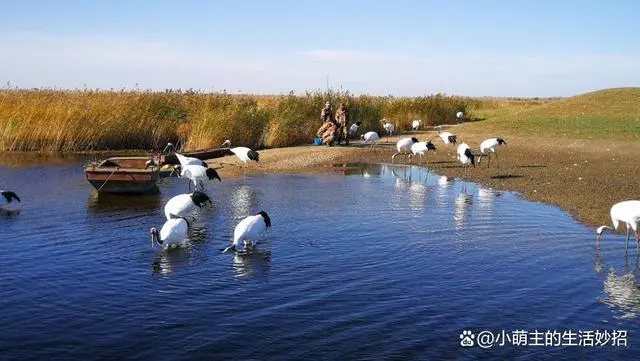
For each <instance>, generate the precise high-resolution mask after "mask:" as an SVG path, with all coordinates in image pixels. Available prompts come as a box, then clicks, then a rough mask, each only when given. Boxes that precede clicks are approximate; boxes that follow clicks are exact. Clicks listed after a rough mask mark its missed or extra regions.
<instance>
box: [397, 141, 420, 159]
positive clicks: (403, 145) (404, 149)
mask: <svg viewBox="0 0 640 361" xmlns="http://www.w3.org/2000/svg"><path fill="white" fill-rule="evenodd" d="M414 143H418V139H417V138H415V137H411V138H402V139H400V140H399V141H398V142H396V149H398V151H397V152H395V153H394V154H393V155H392V156H391V163H393V162H394V160H395V158H396V156H397V155H399V154H402V155H403V156H404V158H405V161H406V159H407V155H408V156H409V159H411V156H412V155H413V153H412V152H411V146H412V145H413V144H414Z"/></svg>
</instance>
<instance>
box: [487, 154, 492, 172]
mask: <svg viewBox="0 0 640 361" xmlns="http://www.w3.org/2000/svg"><path fill="white" fill-rule="evenodd" d="M487 158H489V159H488V160H487V168H489V164H491V152H489V153H488V154H487Z"/></svg>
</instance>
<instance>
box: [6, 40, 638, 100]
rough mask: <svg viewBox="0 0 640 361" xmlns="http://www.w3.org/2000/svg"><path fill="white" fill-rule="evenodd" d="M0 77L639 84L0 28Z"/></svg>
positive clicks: (634, 75)
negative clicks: (10, 31) (2, 31)
mask: <svg viewBox="0 0 640 361" xmlns="http://www.w3.org/2000/svg"><path fill="white" fill-rule="evenodd" d="M0 49H3V56H2V57H0V82H2V83H6V82H7V81H11V83H12V84H16V85H17V86H19V87H54V86H55V87H59V88H82V87H83V86H84V84H87V86H89V87H91V88H96V87H99V88H103V89H108V88H112V87H113V88H120V87H123V86H124V87H128V88H133V87H134V86H135V84H136V83H139V86H140V88H142V89H146V88H151V89H155V90H160V89H165V88H182V89H186V88H195V89H203V90H211V89H212V88H213V89H216V90H219V89H223V88H226V89H228V90H229V91H232V92H235V91H237V90H242V91H244V92H256V93H285V92H288V91H289V90H296V91H304V90H314V89H324V87H325V79H326V78H325V77H326V76H327V75H329V81H330V83H331V85H332V87H334V88H337V87H339V86H340V85H342V86H343V87H344V89H345V90H347V89H348V90H350V91H352V92H353V93H356V94H358V93H370V94H379V95H384V94H394V95H423V94H430V93H434V92H438V91H445V92H447V93H450V94H464V95H507V96H508V95H511V96H553V95H572V94H577V93H581V92H585V91H589V90H594V89H599V88H605V87H615V86H634V85H635V86H638V85H640V69H639V68H638V67H637V66H636V64H640V56H638V55H620V54H533V55H530V54H504V55H502V54H464V53H456V54H441V53H437V52H433V53H431V54H426V55H425V54H411V53H402V52H385V51H353V50H332V49H311V50H309V49H308V50H295V51H294V50H292V51H291V52H289V53H286V52H276V53H253V54H237V53H232V52H228V51H225V49H221V48H219V47H217V46H216V45H215V43H214V44H213V45H211V46H210V47H198V46H195V45H186V44H174V43H168V42H161V41H142V40H136V39H129V38H116V37H96V36H86V37H82V36H76V37H59V36H48V35H42V34H34V33H19V34H15V33H14V34H4V35H0Z"/></svg>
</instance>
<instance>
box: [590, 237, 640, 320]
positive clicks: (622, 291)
mask: <svg viewBox="0 0 640 361" xmlns="http://www.w3.org/2000/svg"><path fill="white" fill-rule="evenodd" d="M633 258H634V259H633V266H632V267H630V266H629V253H628V252H627V251H626V250H625V254H624V271H623V272H622V273H621V274H617V273H616V270H615V268H613V267H611V268H610V269H609V272H608V273H607V278H605V280H604V282H603V285H604V294H605V297H604V298H602V299H601V302H602V303H604V304H606V305H607V306H609V307H611V308H613V309H615V310H618V311H620V312H621V313H622V315H621V316H620V317H621V318H625V319H629V318H635V317H637V316H638V314H640V285H639V284H638V280H637V279H636V273H638V269H639V267H640V253H636V255H635V257H633ZM602 269H603V266H602V260H601V258H600V245H599V244H596V246H595V247H594V271H595V273H596V274H600V273H601V272H602Z"/></svg>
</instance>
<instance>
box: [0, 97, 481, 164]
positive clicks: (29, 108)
mask: <svg viewBox="0 0 640 361" xmlns="http://www.w3.org/2000/svg"><path fill="white" fill-rule="evenodd" d="M327 100H329V101H331V102H332V104H333V106H334V110H335V109H337V108H338V106H339V104H340V103H345V104H347V106H348V107H349V110H350V113H351V116H352V121H361V122H363V128H362V129H364V130H375V131H381V123H380V120H381V119H382V118H386V119H387V120H389V121H392V122H394V123H395V124H396V127H397V129H400V130H405V129H410V123H411V121H412V120H413V119H422V120H423V121H424V124H425V125H428V124H431V125H433V124H446V123H453V122H455V113H456V112H457V111H460V110H461V111H465V113H466V108H467V105H468V104H469V103H470V102H471V101H472V100H470V99H465V98H461V97H451V96H444V95H441V94H438V95H434V96H427V97H416V98H406V97H376V96H368V95H362V96H357V97H356V96H353V95H351V94H350V93H349V92H335V91H328V92H307V93H306V94H303V95H295V94H293V93H291V94H287V95H278V96H254V95H230V94H226V93H200V92H194V91H166V92H150V91H124V90H122V91H98V90H96V91H94V90H65V91H57V90H37V89H34V90H20V89H2V90H0V150H2V151H67V152H68V151H87V150H116V149H148V150H159V149H162V148H163V147H164V145H165V144H166V143H167V142H174V143H179V144H181V145H182V146H183V147H184V148H185V149H202V148H209V147H216V146H219V145H220V144H221V143H222V142H223V141H224V140H225V139H230V140H231V141H232V144H234V145H246V146H251V147H254V148H271V147H282V146H291V145H298V144H307V143H310V142H311V140H312V139H313V138H314V137H315V133H316V130H317V129H318V128H319V127H320V125H321V121H320V110H321V109H322V107H323V105H324V103H325V101H327Z"/></svg>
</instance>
